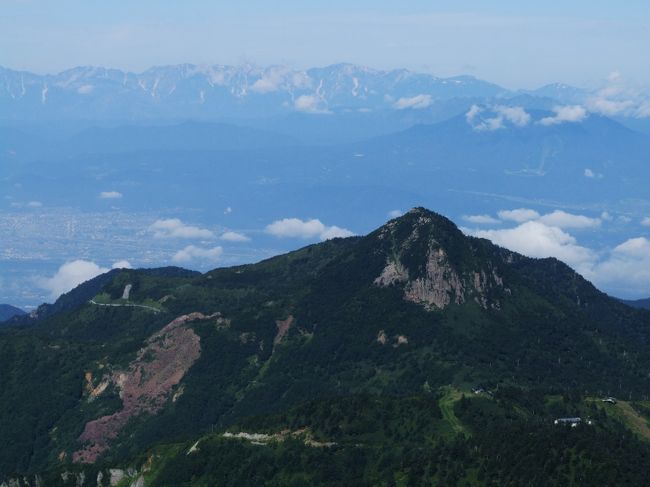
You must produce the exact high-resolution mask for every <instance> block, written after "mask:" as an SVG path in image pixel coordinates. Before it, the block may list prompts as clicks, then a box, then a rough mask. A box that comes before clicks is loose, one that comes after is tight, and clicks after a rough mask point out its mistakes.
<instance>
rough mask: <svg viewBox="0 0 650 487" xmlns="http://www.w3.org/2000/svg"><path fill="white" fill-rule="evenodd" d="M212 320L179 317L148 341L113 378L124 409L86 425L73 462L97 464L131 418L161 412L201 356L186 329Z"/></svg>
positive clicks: (200, 316)
mask: <svg viewBox="0 0 650 487" xmlns="http://www.w3.org/2000/svg"><path fill="white" fill-rule="evenodd" d="M213 316H215V315H210V316H206V315H204V314H202V313H190V314H188V315H183V316H179V317H178V318H176V319H175V320H173V321H172V322H171V323H169V324H168V325H166V326H165V327H164V328H163V329H162V330H160V331H159V332H157V333H155V334H154V335H152V336H151V337H149V338H148V339H147V341H146V343H145V346H144V347H143V348H142V349H140V351H139V352H138V354H137V357H136V358H135V360H133V361H132V362H131V363H130V364H129V367H128V369H127V370H125V371H115V372H114V373H113V374H112V375H111V377H110V382H112V383H113V384H115V385H116V386H117V387H118V389H119V390H120V398H121V399H122V409H121V410H119V411H117V412H116V413H113V414H111V415H108V416H103V417H101V418H98V419H95V420H93V421H90V422H88V423H87V424H86V426H85V428H84V431H83V433H82V434H81V436H80V437H79V441H80V442H81V443H83V444H84V446H83V447H82V448H81V449H79V450H77V451H76V452H74V453H73V455H72V460H73V462H75V463H93V462H95V461H96V460H97V458H98V457H99V456H100V455H101V454H102V453H104V452H105V451H106V450H108V448H109V445H110V442H111V440H113V439H115V438H116V437H117V435H118V434H119V432H120V431H121V430H122V428H124V426H125V425H126V423H127V422H128V421H129V420H130V419H131V418H134V417H136V416H139V415H141V414H143V413H150V414H153V413H156V412H158V411H159V410H160V409H162V407H163V406H164V405H165V402H166V401H167V400H168V399H169V397H170V395H171V393H172V389H173V388H174V386H176V385H177V384H178V383H180V381H181V380H182V379H183V377H184V376H185V374H186V373H187V371H188V370H189V369H190V367H191V366H192V365H193V364H194V362H196V361H197V360H198V358H199V356H200V355H201V345H200V338H199V336H198V335H197V334H196V333H194V331H193V330H191V329H189V328H187V327H186V326H184V325H185V324H186V323H188V322H191V321H196V320H207V319H210V318H212V317H213Z"/></svg>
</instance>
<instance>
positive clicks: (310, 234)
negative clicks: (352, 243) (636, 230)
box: [265, 218, 354, 240]
mask: <svg viewBox="0 0 650 487" xmlns="http://www.w3.org/2000/svg"><path fill="white" fill-rule="evenodd" d="M265 231H266V233H269V234H271V235H273V236H275V237H280V238H303V239H309V238H315V237H318V238H319V239H320V240H328V239H330V238H336V237H351V236H353V235H354V233H353V232H351V231H350V230H348V229H346V228H341V227H337V226H326V225H324V224H323V223H322V222H321V221H320V220H317V219H311V220H301V219H299V218H283V219H282V220H276V221H274V222H273V223H271V224H269V225H267V226H266V229H265Z"/></svg>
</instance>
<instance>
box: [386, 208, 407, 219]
mask: <svg viewBox="0 0 650 487" xmlns="http://www.w3.org/2000/svg"><path fill="white" fill-rule="evenodd" d="M403 214H404V212H402V210H390V211H389V212H388V218H399V217H400V216H402V215H403Z"/></svg>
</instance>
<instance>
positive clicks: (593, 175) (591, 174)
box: [584, 168, 603, 179]
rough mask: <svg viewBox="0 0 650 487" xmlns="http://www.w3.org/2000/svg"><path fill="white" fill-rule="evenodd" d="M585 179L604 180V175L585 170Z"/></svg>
mask: <svg viewBox="0 0 650 487" xmlns="http://www.w3.org/2000/svg"><path fill="white" fill-rule="evenodd" d="M584 174H585V177H586V178H590V179H602V178H603V175H602V174H601V173H599V172H594V171H592V170H591V169H589V168H586V169H585V173H584Z"/></svg>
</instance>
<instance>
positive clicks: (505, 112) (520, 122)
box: [495, 106, 530, 127]
mask: <svg viewBox="0 0 650 487" xmlns="http://www.w3.org/2000/svg"><path fill="white" fill-rule="evenodd" d="M495 110H496V112H497V113H498V114H499V115H501V116H502V117H503V118H504V119H505V120H507V121H508V122H510V123H512V124H513V125H516V126H517V127H525V126H526V125H528V124H529V123H530V115H529V114H528V113H527V112H526V110H524V109H523V108H522V107H506V106H498V107H496V108H495Z"/></svg>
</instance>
